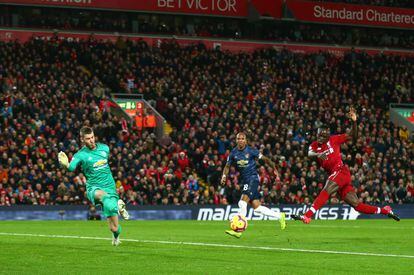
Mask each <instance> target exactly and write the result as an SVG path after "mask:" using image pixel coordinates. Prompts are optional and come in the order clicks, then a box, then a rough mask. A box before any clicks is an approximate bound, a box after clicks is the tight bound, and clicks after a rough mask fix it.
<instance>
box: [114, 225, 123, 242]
mask: <svg viewBox="0 0 414 275" xmlns="http://www.w3.org/2000/svg"><path fill="white" fill-rule="evenodd" d="M121 230H122V228H121V225H118V230H117V231H116V232H112V234H114V238H115V239H116V238H118V236H119V234H121Z"/></svg>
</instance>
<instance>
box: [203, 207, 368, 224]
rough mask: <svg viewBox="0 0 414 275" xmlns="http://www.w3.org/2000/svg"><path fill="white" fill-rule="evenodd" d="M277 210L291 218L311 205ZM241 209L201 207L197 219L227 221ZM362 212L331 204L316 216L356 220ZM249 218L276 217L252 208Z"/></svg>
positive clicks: (317, 217)
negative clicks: (267, 215)
mask: <svg viewBox="0 0 414 275" xmlns="http://www.w3.org/2000/svg"><path fill="white" fill-rule="evenodd" d="M270 208H271V209H272V210H274V211H276V212H285V213H286V216H287V218H288V219H289V217H290V215H292V214H296V215H298V214H301V213H305V212H306V211H307V210H308V209H309V206H306V205H292V206H280V207H270ZM238 211H239V208H238V207H236V206H231V205H227V206H221V207H201V208H200V209H199V210H198V213H197V220H199V221H226V220H229V219H231V218H232V217H233V216H234V215H236V214H237V213H238ZM359 215H360V214H359V213H358V212H357V211H355V210H354V209H353V208H352V207H350V206H346V205H339V206H329V207H323V208H321V209H319V210H318V211H317V212H316V213H315V216H314V219H317V220H356V219H357V218H358V216H359ZM247 219H249V220H274V219H275V218H271V217H266V216H264V215H262V214H257V213H255V212H254V211H253V209H252V208H250V209H249V210H248V212H247Z"/></svg>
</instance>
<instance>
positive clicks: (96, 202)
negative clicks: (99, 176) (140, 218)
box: [86, 186, 119, 205]
mask: <svg viewBox="0 0 414 275" xmlns="http://www.w3.org/2000/svg"><path fill="white" fill-rule="evenodd" d="M96 190H102V191H104V192H105V193H106V194H108V195H109V196H110V197H112V198H114V199H116V201H118V199H119V196H118V193H117V192H116V189H115V187H99V186H91V187H89V188H87V189H86V196H87V197H88V200H90V201H91V202H92V203H93V205H102V202H101V201H99V200H96V199H95V192H96Z"/></svg>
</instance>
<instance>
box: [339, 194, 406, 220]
mask: <svg viewBox="0 0 414 275" xmlns="http://www.w3.org/2000/svg"><path fill="white" fill-rule="evenodd" d="M344 201H345V202H346V203H347V204H349V205H351V206H352V207H353V208H354V209H355V210H356V211H358V212H361V213H364V214H383V215H387V216H388V217H390V218H392V219H394V220H396V221H400V217H398V216H397V215H396V214H394V212H393V211H392V209H391V207H390V206H388V205H387V206H384V207H382V208H380V207H376V206H372V205H369V204H365V203H362V202H360V201H359V199H358V196H357V195H356V193H355V192H349V193H348V194H346V196H345V198H344Z"/></svg>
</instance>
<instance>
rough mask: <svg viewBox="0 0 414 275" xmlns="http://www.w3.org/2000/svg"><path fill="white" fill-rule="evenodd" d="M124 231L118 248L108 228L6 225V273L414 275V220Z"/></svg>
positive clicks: (2, 259)
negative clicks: (236, 230)
mask: <svg viewBox="0 0 414 275" xmlns="http://www.w3.org/2000/svg"><path fill="white" fill-rule="evenodd" d="M121 224H122V227H123V233H122V234H121V238H123V239H124V241H123V242H122V244H121V245H120V246H119V247H113V246H112V245H111V241H110V238H111V234H110V233H109V231H108V229H107V224H106V222H103V221H98V222H96V221H2V222H0V266H1V268H0V273H4V274H12V273H14V274H15V273H26V274H27V273H30V274H34V273H43V274H44V273H49V274H50V273H54V274H56V273H59V274H66V273H71V274H80V273H89V274H92V273H93V274H101V273H113V274H124V273H136V274H159V273H162V274H183V273H184V274H414V220H402V221H401V222H399V223H397V222H394V221H392V220H358V221H313V222H312V223H311V224H310V225H304V224H302V223H299V222H293V221H288V227H287V228H286V230H284V231H281V230H280V229H279V228H278V223H277V222H275V221H249V227H248V229H247V231H246V232H245V233H244V234H243V236H242V237H241V238H240V239H235V238H233V237H230V236H228V235H226V234H224V230H225V229H227V228H228V223H227V222H211V221H210V222H199V221H128V222H122V223H121ZM80 237H83V238H80ZM338 253H340V254H338Z"/></svg>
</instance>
